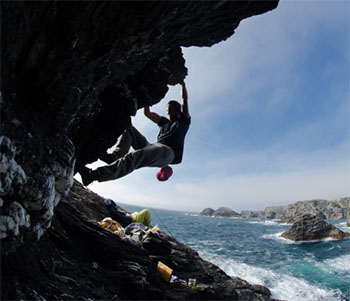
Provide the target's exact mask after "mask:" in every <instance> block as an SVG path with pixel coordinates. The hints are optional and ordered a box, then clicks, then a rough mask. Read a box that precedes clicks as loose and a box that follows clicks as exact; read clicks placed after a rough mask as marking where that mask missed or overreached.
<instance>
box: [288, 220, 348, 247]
mask: <svg viewBox="0 0 350 301" xmlns="http://www.w3.org/2000/svg"><path fill="white" fill-rule="evenodd" d="M281 236H282V237H284V238H288V239H291V240H294V241H307V240H320V239H324V238H334V239H343V238H346V237H350V233H349V232H343V231H341V230H339V229H338V228H337V227H335V226H333V225H331V224H329V223H327V222H326V221H324V220H323V219H322V218H320V217H318V216H315V215H311V214H306V215H304V216H302V218H301V219H299V220H298V221H297V222H295V223H294V224H293V225H292V226H291V227H290V229H288V230H287V231H285V232H284V233H282V235H281Z"/></svg>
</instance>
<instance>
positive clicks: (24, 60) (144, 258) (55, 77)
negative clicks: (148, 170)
mask: <svg viewBox="0 0 350 301" xmlns="http://www.w3.org/2000/svg"><path fill="white" fill-rule="evenodd" d="M277 4H278V1H277V0H275V1H272V0H270V1H249V0H246V1H1V2H0V5H1V10H0V12H1V18H0V20H1V45H2V46H1V73H2V76H1V95H0V104H1V133H0V151H1V156H0V208H1V215H0V230H1V232H0V238H1V255H2V266H1V299H2V300H8V299H15V300H44V299H46V300H53V299H54V300H64V299H71V300H77V299H80V300H81V299H85V300H91V299H93V300H110V299H149V300H153V299H230V300H244V298H245V297H246V296H248V298H249V299H250V300H265V299H267V298H265V297H261V295H259V294H258V293H256V292H254V291H252V290H250V289H249V288H248V289H235V288H234V286H233V284H232V283H233V282H232V280H231V279H230V278H229V277H228V276H227V275H226V274H225V273H224V272H222V271H221V270H220V269H218V268H217V267H215V266H214V265H211V264H210V263H208V262H205V261H203V260H201V259H200V258H199V256H198V254H197V253H196V252H195V251H193V250H191V249H189V248H187V247H186V246H184V245H182V244H180V243H178V242H176V241H175V240H173V239H172V238H169V237H167V236H166V235H165V234H162V238H163V243H162V244H161V246H160V248H159V246H158V248H157V247H155V246H144V248H139V247H136V246H133V245H130V244H128V243H127V242H125V241H122V240H120V239H119V238H118V237H116V236H115V235H112V234H111V233H110V232H108V231H107V230H103V229H101V228H100V227H99V226H98V225H97V224H96V221H97V220H99V219H101V218H102V217H104V216H105V215H106V214H107V212H106V211H105V209H104V207H103V206H102V205H103V204H102V200H101V198H100V197H98V196H97V195H95V194H92V193H87V192H86V190H84V189H83V188H82V187H81V186H80V185H78V184H77V183H75V184H74V180H73V179H74V178H73V176H74V173H75V165H76V161H77V160H79V161H80V162H81V163H82V164H86V163H91V162H94V161H96V160H97V158H98V156H99V155H100V153H102V152H105V151H106V150H107V149H108V148H110V147H111V146H113V145H114V144H115V142H116V140H117V138H118V136H119V135H120V134H121V133H122V132H123V131H124V130H125V129H126V128H128V127H129V126H130V124H131V116H133V115H135V113H136V111H137V110H138V109H141V108H143V107H145V106H148V105H153V104H156V103H158V102H159V101H160V100H161V99H163V97H164V96H165V94H166V93H167V91H168V85H175V84H178V83H179V82H180V81H182V80H183V79H184V78H185V77H186V75H187V68H186V67H185V60H184V58H183V55H182V51H181V47H182V46H184V47H190V46H212V45H214V44H215V43H218V42H220V41H223V40H225V39H227V38H228V37H230V36H231V35H233V34H234V31H235V29H236V28H237V27H238V25H239V23H240V22H241V20H243V19H245V18H248V17H251V16H254V15H258V14H261V13H265V12H267V11H269V10H272V9H274V8H276V7H277ZM73 184H74V185H73ZM72 187H73V188H72ZM159 259H162V260H164V261H165V263H168V264H169V265H171V267H173V268H174V271H175V272H176V273H177V274H178V275H179V276H180V277H183V278H187V277H189V276H193V275H194V276H195V277H196V278H197V280H198V281H199V282H200V283H202V284H203V286H201V287H200V289H198V291H194V290H192V289H189V288H188V287H169V286H168V285H167V284H165V283H163V282H161V281H160V279H159V277H158V276H157V274H156V272H155V265H156V263H157V261H158V260H159ZM243 294H244V296H243Z"/></svg>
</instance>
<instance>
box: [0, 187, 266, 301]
mask: <svg viewBox="0 0 350 301" xmlns="http://www.w3.org/2000/svg"><path fill="white" fill-rule="evenodd" d="M119 209H120V208H119ZM106 216H108V211H107V210H106V208H105V206H104V203H103V198H101V197H100V196H98V195H97V194H95V193H93V192H91V191H89V190H88V189H85V188H84V187H83V186H82V185H81V184H80V183H79V182H75V183H74V185H73V187H72V189H71V192H70V193H69V195H68V196H67V197H65V198H64V199H62V200H61V202H60V203H59V205H58V206H57V207H56V209H55V215H54V217H53V220H52V226H51V227H50V229H49V230H48V231H46V233H45V234H44V235H43V237H42V238H41V239H40V241H38V242H36V243H33V244H27V245H25V246H24V247H23V248H20V249H19V250H17V251H16V252H13V253H11V254H10V255H8V256H7V257H6V260H2V266H1V267H2V271H1V273H2V275H3V277H2V278H1V300H65V299H70V300H88V299H89V300H111V299H115V300H126V299H132V300H136V299H137V300H146V299H147V300H160V299H161V300H164V299H168V300H169V299H171V300H174V299H176V300H190V299H191V300H214V299H215V300H270V298H269V296H270V294H269V293H268V292H269V291H268V289H267V288H263V287H260V286H259V287H258V286H253V285H251V284H249V283H248V282H246V281H244V280H238V279H232V278H231V277H229V276H228V275H226V274H225V273H224V272H223V271H222V270H221V269H219V268H218V267H217V266H215V265H213V264H211V263H209V262H207V261H205V260H203V259H201V258H200V257H199V255H198V253H197V252H196V251H194V250H192V249H191V248H189V247H187V246H185V245H183V244H182V243H180V242H178V241H177V240H176V239H175V238H173V237H170V236H168V235H166V234H165V233H162V232H161V235H160V240H157V242H152V241H151V242H147V243H144V244H143V245H142V246H138V245H134V244H132V243H130V242H127V241H124V240H122V239H120V238H119V237H118V236H117V235H114V234H113V233H112V232H110V231H108V230H106V229H104V228H102V227H100V226H99V225H98V224H97V221H99V220H101V219H103V218H104V217H106ZM159 260H160V261H162V262H164V263H165V264H166V265H168V266H169V267H171V268H172V269H173V270H174V271H173V274H174V275H177V276H178V277H180V278H181V279H183V280H186V281H187V280H188V278H196V280H197V284H198V289H197V290H194V289H191V288H189V287H188V286H187V285H178V286H172V285H169V284H168V283H166V282H165V281H163V280H161V278H160V277H159V276H158V275H157V272H156V266H157V263H158V261H159Z"/></svg>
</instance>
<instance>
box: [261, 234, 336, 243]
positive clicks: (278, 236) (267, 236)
mask: <svg viewBox="0 0 350 301" xmlns="http://www.w3.org/2000/svg"><path fill="white" fill-rule="evenodd" d="M282 233H283V232H278V233H273V234H265V235H263V236H262V238H264V239H273V240H277V241H280V242H283V243H286V244H291V245H301V244H312V243H318V242H330V241H337V240H338V239H336V238H332V237H326V238H322V239H312V240H298V241H294V240H291V239H288V238H284V237H282V236H281V235H282Z"/></svg>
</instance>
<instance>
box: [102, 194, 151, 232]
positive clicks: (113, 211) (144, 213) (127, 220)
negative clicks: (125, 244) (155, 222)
mask: <svg viewBox="0 0 350 301" xmlns="http://www.w3.org/2000/svg"><path fill="white" fill-rule="evenodd" d="M104 203H105V205H106V208H107V210H108V212H109V214H110V215H111V218H112V219H113V220H115V221H117V222H118V223H120V224H121V225H122V226H123V227H124V228H125V227H127V226H129V225H130V224H131V223H140V224H143V225H145V226H146V227H148V228H150V227H151V213H150V212H149V210H148V209H143V210H141V211H135V212H133V213H131V214H130V213H124V212H122V211H119V210H118V208H117V204H116V203H115V202H114V201H113V200H111V199H105V200H104Z"/></svg>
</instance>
